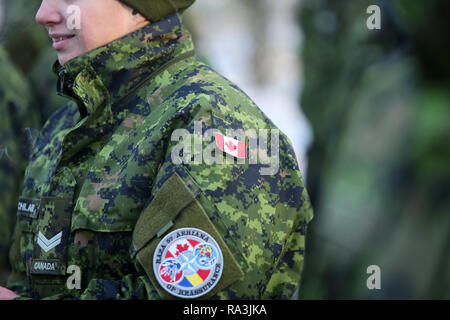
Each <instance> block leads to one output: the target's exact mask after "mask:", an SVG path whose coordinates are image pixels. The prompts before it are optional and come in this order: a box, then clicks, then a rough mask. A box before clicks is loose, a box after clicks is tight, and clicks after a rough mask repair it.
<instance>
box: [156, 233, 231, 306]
mask: <svg viewBox="0 0 450 320" xmlns="http://www.w3.org/2000/svg"><path fill="white" fill-rule="evenodd" d="M222 270H223V256H222V251H221V250H220V247H219V245H218V244H217V242H216V241H215V240H214V239H213V238H212V237H211V236H210V235H209V234H207V233H206V232H204V231H202V230H200V229H196V228H181V229H177V230H174V231H172V232H171V233H169V234H168V235H166V236H165V237H164V238H163V239H162V240H161V241H160V242H159V244H158V246H157V247H156V250H155V253H154V256H153V271H154V273H155V277H156V279H157V281H158V282H159V284H160V285H161V286H162V287H163V288H164V289H165V290H166V291H167V292H169V293H170V294H172V295H174V296H176V297H179V298H185V299H192V298H198V297H201V296H203V295H205V294H206V293H208V292H209V291H211V290H212V289H213V288H214V287H215V286H216V284H217V283H218V282H219V279H220V277H221V275H222Z"/></svg>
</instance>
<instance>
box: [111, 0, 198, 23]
mask: <svg viewBox="0 0 450 320" xmlns="http://www.w3.org/2000/svg"><path fill="white" fill-rule="evenodd" d="M119 1H121V2H123V3H124V4H126V5H128V6H130V7H132V8H133V9H136V10H137V11H138V12H139V13H140V14H142V15H143V16H144V17H146V18H147V19H149V20H150V21H152V22H156V21H159V20H161V19H162V18H164V17H166V16H168V15H170V14H173V13H176V12H180V13H181V12H183V11H184V10H186V9H187V8H189V7H190V6H191V5H192V4H193V3H194V1H195V0H119Z"/></svg>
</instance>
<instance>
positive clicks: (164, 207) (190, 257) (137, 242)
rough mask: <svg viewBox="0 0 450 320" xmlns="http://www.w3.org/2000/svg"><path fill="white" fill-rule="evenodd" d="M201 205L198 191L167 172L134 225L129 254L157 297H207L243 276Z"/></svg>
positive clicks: (218, 226)
mask: <svg viewBox="0 0 450 320" xmlns="http://www.w3.org/2000/svg"><path fill="white" fill-rule="evenodd" d="M191 182H192V181H191ZM200 199H201V201H199V200H200ZM205 201H207V200H206V197H204V195H203V193H202V191H201V189H200V188H198V187H196V186H194V185H193V182H192V183H191V184H190V185H188V184H187V183H186V182H185V181H184V180H183V179H182V178H181V177H180V176H179V175H178V174H177V173H173V174H172V175H171V176H170V177H169V178H168V179H167V180H166V182H164V184H163V185H162V186H161V188H160V189H159V190H157V191H156V192H155V193H154V197H153V199H152V201H151V202H150V204H149V205H148V207H147V208H146V209H145V210H144V211H143V212H142V214H141V216H140V217H139V219H138V221H137V223H136V226H135V229H134V231H133V249H134V256H136V258H137V261H138V262H139V263H140V265H141V266H142V267H143V268H144V270H145V272H146V274H147V276H148V277H149V278H150V280H151V282H152V284H153V286H154V287H155V288H156V290H157V291H158V293H159V294H160V296H161V297H162V298H165V299H173V298H176V297H178V298H202V299H204V298H208V297H211V296H214V295H215V294H216V293H218V292H220V291H221V290H223V289H225V288H227V287H228V286H230V285H231V284H232V283H234V282H235V281H237V280H239V279H240V278H241V277H242V276H243V271H242V268H241V266H240V265H239V263H238V262H237V261H236V259H235V257H234V256H236V255H238V254H240V253H238V252H236V251H235V250H233V248H235V245H234V244H233V243H231V242H230V241H231V240H230V239H227V240H226V241H225V240H224V237H223V236H222V235H225V236H226V227H224V226H223V225H221V222H220V220H218V221H215V223H213V222H212V221H211V219H210V217H209V215H208V213H211V212H209V211H211V210H212V209H211V208H212V207H208V206H207V208H205V206H204V205H202V203H205ZM207 211H208V213H207ZM218 229H220V230H221V231H220V232H219V231H218ZM211 238H212V240H211ZM230 248H231V249H230ZM240 261H241V262H242V261H243V259H240Z"/></svg>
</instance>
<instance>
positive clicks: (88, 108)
mask: <svg viewBox="0 0 450 320" xmlns="http://www.w3.org/2000/svg"><path fill="white" fill-rule="evenodd" d="M193 50H194V47H193V43H192V39H191V37H190V35H189V34H188V33H187V32H186V31H185V30H184V28H183V27H182V22H181V16H180V15H179V14H174V15H171V16H168V17H166V18H165V19H163V20H160V21H158V22H156V23H153V24H149V25H147V26H145V27H143V28H141V29H139V30H137V31H135V32H133V33H130V34H128V35H126V36H124V37H122V38H120V39H118V40H114V41H113V42H110V43H109V44H107V45H105V46H103V47H100V48H97V49H94V50H93V51H90V52H88V53H85V54H83V55H81V56H78V57H76V58H74V59H72V60H70V61H68V62H67V63H66V64H65V65H64V66H61V65H60V64H59V63H58V61H57V62H55V64H54V66H53V71H54V72H55V73H56V75H57V76H58V85H57V92H58V94H59V95H63V96H66V97H68V98H71V99H73V100H75V101H76V102H77V104H78V108H79V111H80V115H81V117H82V118H84V117H85V116H89V115H91V114H93V113H94V112H96V111H97V110H98V109H99V108H100V107H102V106H103V107H104V106H108V107H109V108H114V105H115V104H117V103H118V102H120V101H121V100H122V99H124V98H126V97H127V96H128V95H129V94H130V93H131V92H133V91H134V90H136V89H137V88H139V87H140V86H141V85H142V84H143V83H144V82H146V81H147V80H148V79H149V78H151V77H152V76H153V75H154V74H155V73H157V72H158V70H161V69H162V68H163V67H164V65H166V64H167V63H170V61H171V60H173V59H176V58H178V57H182V56H184V55H187V54H192V53H193ZM108 112H109V113H114V110H112V109H111V110H108Z"/></svg>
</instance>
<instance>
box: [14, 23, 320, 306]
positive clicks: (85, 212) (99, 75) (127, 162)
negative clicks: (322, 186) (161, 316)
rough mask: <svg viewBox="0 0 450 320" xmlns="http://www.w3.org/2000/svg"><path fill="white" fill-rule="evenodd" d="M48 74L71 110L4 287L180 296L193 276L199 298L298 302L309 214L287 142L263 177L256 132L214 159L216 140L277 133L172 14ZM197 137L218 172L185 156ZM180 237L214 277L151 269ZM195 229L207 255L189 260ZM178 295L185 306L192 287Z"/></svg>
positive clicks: (55, 134)
mask: <svg viewBox="0 0 450 320" xmlns="http://www.w3.org/2000/svg"><path fill="white" fill-rule="evenodd" d="M55 71H56V72H57V73H58V76H59V83H58V90H59V91H60V92H61V93H62V94H64V95H65V96H67V97H69V98H71V99H72V100H73V102H72V103H70V104H68V105H67V106H65V107H63V108H61V109H59V110H58V111H57V112H55V113H54V114H53V115H52V116H51V118H50V119H49V121H48V122H47V123H46V124H45V125H44V127H43V129H42V130H41V133H40V135H39V136H38V138H37V142H36V144H35V147H34V151H33V153H32V156H31V161H30V165H29V167H28V168H27V170H26V176H25V180H24V188H23V193H22V197H21V199H20V201H19V206H18V212H17V214H18V227H17V230H16V231H17V237H16V242H15V244H14V245H13V247H12V248H11V253H10V256H11V257H12V260H13V261H14V273H13V275H12V276H11V277H10V279H9V283H8V286H9V288H10V289H12V290H15V291H16V292H18V293H19V294H21V295H22V296H23V297H31V298H37V299H39V298H49V299H57V298H68V299H72V298H75V299H77V298H80V299H160V298H175V297H176V295H173V294H171V293H169V292H170V290H171V288H172V290H175V289H174V288H176V287H177V286H175V284H176V282H177V281H185V280H187V278H188V274H189V275H190V278H189V279H190V281H191V282H190V285H191V289H192V287H193V288H194V289H195V290H196V293H199V297H200V298H213V299H233V298H234V299H260V298H267V299H270V298H290V297H291V296H292V294H293V293H294V291H295V289H296V288H297V286H298V284H299V282H300V277H301V272H302V269H303V258H304V245H305V233H306V226H307V223H308V222H309V221H310V220H311V218H312V211H311V206H310V203H309V199H308V196H307V192H306V190H305V187H304V184H303V181H302V178H301V175H300V172H299V170H298V166H297V162H296V158H295V155H294V152H293V150H292V147H291V145H290V142H289V141H288V139H287V138H286V137H285V136H284V135H283V134H281V133H280V135H279V138H278V137H277V136H276V135H275V136H274V138H273V137H272V136H271V139H270V143H268V145H270V146H272V145H275V144H278V145H279V157H275V158H276V159H278V160H279V162H278V164H277V165H278V167H277V168H276V170H275V171H276V172H275V173H272V174H264V175H263V174H261V170H263V169H265V168H266V169H267V163H268V162H267V161H266V162H265V164H259V162H258V163H249V162H250V161H249V159H250V157H251V155H253V156H254V155H255V153H254V152H251V151H252V150H251V148H252V143H250V142H252V141H253V142H254V141H257V140H256V137H255V135H254V134H253V136H252V134H250V137H248V139H247V140H245V141H247V144H248V145H249V146H250V147H249V153H248V154H247V155H245V156H244V159H243V160H244V161H240V162H241V163H238V162H239V161H238V160H235V159H234V157H233V156H229V155H226V154H225V153H224V152H222V150H219V146H218V145H219V144H218V143H217V141H216V142H214V138H212V136H214V137H216V139H218V138H217V136H216V133H217V132H220V133H222V134H223V135H225V134H227V129H230V130H231V129H234V130H237V129H245V130H248V129H255V130H257V129H268V130H269V129H275V127H274V125H273V124H272V123H271V121H270V120H268V119H267V118H266V117H265V116H264V114H263V113H262V112H261V111H260V110H259V109H258V108H257V107H256V106H255V104H254V103H253V102H252V101H251V100H250V99H249V98H248V97H247V96H246V95H245V94H244V93H243V92H242V91H241V90H239V89H238V88H237V87H236V86H235V85H234V84H232V83H230V82H229V81H228V80H226V79H224V78H223V77H222V76H220V75H218V74H217V73H216V72H214V71H213V70H212V69H211V68H210V67H208V66H207V65H205V64H204V63H202V62H200V61H199V60H198V59H197V58H196V56H195V54H194V48H193V43H192V39H191V36H190V34H189V33H188V32H187V31H186V30H184V27H183V26H182V24H181V18H180V16H179V15H172V16H169V17H167V18H165V19H163V20H161V21H160V22H157V23H154V24H150V25H148V26H146V27H144V28H142V29H140V30H138V31H136V32H134V33H131V34H129V35H127V36H125V37H123V38H121V39H118V40H116V41H113V42H111V43H109V44H108V45H106V46H104V47H101V48H98V49H96V50H94V51H91V52H89V53H87V54H84V55H82V56H80V57H77V58H75V59H73V60H71V61H69V62H68V63H66V64H65V66H64V67H61V66H59V65H58V64H55ZM209 129H214V130H212V131H209ZM199 131H200V132H202V133H204V134H203V135H202V134H200V133H199ZM208 132H209V134H210V137H209V138H208V134H207V133H208ZM250 133H251V132H250ZM186 137H188V138H189V139H188V138H186ZM191 137H192V138H194V140H196V139H197V140H196V141H197V143H195V141H194V149H195V148H201V149H202V150H204V152H203V154H204V155H208V153H209V154H210V155H212V154H214V159H213V160H217V162H214V161H211V159H210V158H209V157H205V158H204V159H202V160H201V159H200V158H201V156H202V153H198V152H197V153H195V152H193V153H190V152H189V148H188V147H189V146H190V144H189V143H188V142H189V141H191V140H190V138H191ZM235 137H236V136H235ZM180 138H183V139H182V141H184V142H185V144H184V145H188V147H186V148H185V149H183V148H180ZM244 138H245V137H244ZM244 138H242V137H241V138H239V139H240V140H239V141H241V142H243V141H244ZM222 139H226V137H225V138H224V137H223V136H222ZM263 140H264V139H263ZM199 141H200V142H199ZM227 141H228V142H227V143H226V144H227V145H228V146H231V145H230V141H232V140H227ZM267 141H268V139H267ZM267 141H266V142H267ZM274 141H275V143H274ZM277 142H278V143H277ZM263 144H264V143H263ZM240 145H242V144H240ZM222 147H223V146H222ZM244 147H245V148H247V145H244ZM253 148H254V144H253ZM253 151H254V150H253ZM277 151H278V150H277ZM246 152H247V150H246ZM273 153H274V154H275V156H278V153H277V152H274V151H273ZM261 154H263V153H261ZM177 155H178V157H177ZM271 156H272V154H271ZM261 158H264V156H263V155H262V156H261ZM192 159H194V160H196V161H190V160H192ZM221 160H227V161H229V162H230V163H228V162H227V163H226V162H225V161H223V164H220V161H221ZM230 160H231V161H230ZM263 160H264V159H263ZM265 160H267V154H266V155H265ZM231 162H233V163H231ZM255 162H256V161H255ZM189 228H191V229H189ZM186 230H190V231H188V232H187V234H188V235H189V237H191V238H189V237H188V238H186V239H187V240H186V239H185V240H186V241H188V240H189V243H187V242H186V241H185V242H179V243H178V244H177V246H176V247H174V248H175V249H174V250H175V251H176V252H172V253H173V254H174V256H178V255H179V256H178V257H181V256H182V255H181V254H180V253H183V252H184V251H185V252H184V253H183V254H185V257H186V254H190V256H189V257H188V258H192V257H194V253H195V257H200V256H199V255H202V257H203V258H204V260H202V261H203V262H202V261H200V260H198V261H199V263H200V264H202V263H203V265H204V266H205V265H206V264H208V263H210V264H209V267H211V268H212V266H214V268H215V269H214V270H212V269H211V270H212V271H211V270H200V271H202V272H203V273H200V272H197V273H195V272H196V271H195V270H194V271H193V272H192V270H191V269H189V270H191V271H189V270H186V269H184V271H183V270H181V269H182V268H181V267H180V264H177V263H178V262H179V261H178V260H177V261H178V262H177V261H175V260H173V261H172V262H170V261H169V260H167V259H166V260H167V261H166V260H164V263H166V264H165V265H162V264H161V265H160V266H159V265H158V266H157V267H155V263H157V262H156V261H157V260H158V254H159V253H158V252H159V251H158V250H162V249H164V246H163V247H161V245H162V244H164V243H165V242H164V243H163V238H164V239H165V237H167V236H168V235H171V234H172V235H174V234H175V233H176V232H179V233H180V234H181V233H182V232H184V233H186ZM196 230H197V231H198V230H200V231H201V232H203V231H204V232H206V234H207V235H209V236H210V237H211V238H213V239H214V240H215V242H214V245H211V246H210V245H207V244H206V247H205V246H204V247H203V249H205V248H206V249H205V250H204V251H202V252H200V251H195V250H197V249H198V247H197V246H198V244H193V243H192V242H191V240H192V239H193V238H194V236H195V234H194V233H195V232H197V231H196ZM174 232H175V233H174ZM192 232H194V233H192ZM177 235H178V234H177ZM197 235H198V234H197ZM209 236H208V237H206V238H202V239H203V240H204V241H205V243H206V241H207V240H206V239H209ZM198 239H199V238H198V237H197V240H198ZM194 240H195V239H194ZM180 241H181V240H180ZM205 243H203V244H202V245H204V244H205ZM171 245H172V244H171ZM189 245H192V246H189ZM211 248H212V249H211ZM219 251H220V254H219V253H218V252H219ZM199 252H200V253H199ZM167 254H169V253H167ZM219 256H220V257H219ZM159 258H161V255H160V254H159ZM163 258H167V256H164V257H163ZM213 258H214V259H216V258H217V259H216V260H214V264H213V263H212V262H211V261H213V260H212V259H213ZM208 259H209V260H208ZM168 261H169V262H170V265H169V264H168V263H169V262H168ZM196 261H197V260H196ZM160 262H161V261H160ZM183 266H186V265H185V264H184V265H183ZM188 266H189V267H192V265H191V264H189V265H188ZM197 266H198V264H197ZM174 268H175V269H174ZM176 268H178V269H176ZM183 268H184V267H183ZM169 269H170V270H169ZM203 269H206V267H205V268H203ZM219 269H220V270H219ZM155 270H156V271H157V272H154V271H155ZM174 270H175V271H174ZM218 270H219V271H220V272H218ZM78 271H79V272H78ZM169 271H170V272H174V273H173V274H171V275H170V276H169V278H164V276H167V275H168V274H169ZM188 271H189V272H190V273H189V272H188ZM197 271H198V270H197ZM216 271H217V272H216ZM158 272H161V273H159V274H160V275H161V276H160V277H159V278H158V279H156V277H157V274H158ZM183 272H184V273H183ZM206 273H209V274H210V275H211V274H214V277H212V278H211V276H209V278H205V279H204V278H203V276H204V275H205V274H206ZM220 273H221V274H220ZM77 276H78V277H79V278H80V281H79V283H78V285H77ZM172 276H173V277H172ZM180 277H181V278H182V279H181V278H180ZM194 278H195V279H194ZM161 279H162V280H161ZM164 279H166V281H167V283H165V285H166V286H165V287H163V285H164V283H163V282H164ZM161 281H163V282H161ZM162 283H163V284H162ZM171 284H173V285H171ZM178 287H179V286H178ZM186 288H187V287H186ZM206 289H208V290H210V291H208V290H206ZM176 290H179V291H177V292H176V293H177V294H178V296H180V295H183V294H184V293H186V294H185V296H183V297H189V298H191V297H192V294H193V291H192V290H191V291H189V290H186V291H185V292H184V293H183V292H182V291H181V289H179V288H178V289H176ZM202 290H204V291H202ZM189 292H191V294H190V295H189V294H188V293H189Z"/></svg>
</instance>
